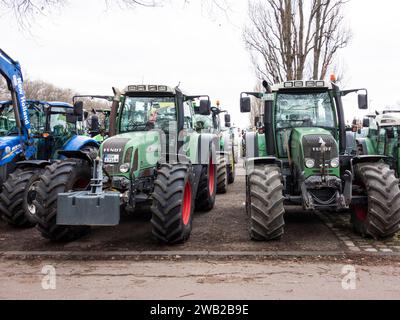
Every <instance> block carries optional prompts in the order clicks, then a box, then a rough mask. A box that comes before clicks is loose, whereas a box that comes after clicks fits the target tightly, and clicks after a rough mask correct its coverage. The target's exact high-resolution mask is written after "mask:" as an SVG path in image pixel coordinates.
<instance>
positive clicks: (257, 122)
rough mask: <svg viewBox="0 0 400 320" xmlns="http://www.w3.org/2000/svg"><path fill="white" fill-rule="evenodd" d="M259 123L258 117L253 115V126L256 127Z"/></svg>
mask: <svg viewBox="0 0 400 320" xmlns="http://www.w3.org/2000/svg"><path fill="white" fill-rule="evenodd" d="M259 124H260V117H255V118H254V126H255V127H256V128H258V126H259Z"/></svg>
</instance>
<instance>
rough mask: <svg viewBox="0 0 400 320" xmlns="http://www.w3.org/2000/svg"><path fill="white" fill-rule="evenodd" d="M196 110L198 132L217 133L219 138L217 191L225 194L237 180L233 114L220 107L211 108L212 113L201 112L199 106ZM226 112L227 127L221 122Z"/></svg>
mask: <svg viewBox="0 0 400 320" xmlns="http://www.w3.org/2000/svg"><path fill="white" fill-rule="evenodd" d="M195 110H196V115H195V118H196V130H197V132H199V133H200V132H206V133H211V134H214V135H216V137H217V139H218V140H219V145H218V147H219V148H218V150H217V156H218V166H217V193H219V194H225V193H226V192H227V190H228V185H229V184H233V183H234V182H235V177H236V159H235V150H234V137H233V135H232V133H231V132H230V130H229V128H230V127H231V116H230V115H229V114H228V113H227V111H223V110H221V109H220V107H219V102H217V107H212V108H211V114H210V115H208V116H207V115H202V114H199V113H200V112H199V108H198V107H197V108H196V107H195ZM222 113H225V117H224V120H225V127H223V126H222V124H221V119H220V114H222Z"/></svg>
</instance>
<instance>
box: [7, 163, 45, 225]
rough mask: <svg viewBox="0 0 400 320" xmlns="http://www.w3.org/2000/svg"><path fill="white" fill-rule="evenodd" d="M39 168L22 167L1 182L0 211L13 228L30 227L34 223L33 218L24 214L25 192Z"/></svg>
mask: <svg viewBox="0 0 400 320" xmlns="http://www.w3.org/2000/svg"><path fill="white" fill-rule="evenodd" d="M38 171H40V169H36V168H23V169H17V170H15V171H14V172H13V173H11V174H10V175H9V177H8V179H7V180H6V182H5V183H4V184H3V190H2V192H1V194H0V212H1V214H2V218H3V220H5V221H6V222H7V223H8V224H9V225H10V226H13V227H15V228H32V227H34V226H35V225H36V222H35V221H34V220H30V219H28V217H27V215H26V203H25V201H24V200H25V196H24V195H25V194H26V190H27V188H28V186H29V185H30V181H31V179H32V178H33V177H35V176H37V175H38Z"/></svg>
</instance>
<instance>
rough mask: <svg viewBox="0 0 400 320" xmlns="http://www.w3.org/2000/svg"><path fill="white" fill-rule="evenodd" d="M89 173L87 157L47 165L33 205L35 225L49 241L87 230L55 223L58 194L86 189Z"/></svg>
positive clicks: (71, 236)
mask: <svg viewBox="0 0 400 320" xmlns="http://www.w3.org/2000/svg"><path fill="white" fill-rule="evenodd" d="M91 177H92V170H91V166H90V164H89V163H88V162H87V161H84V160H77V159H67V160H65V161H57V162H55V163H54V164H52V165H51V166H48V167H47V168H46V170H45V172H44V174H43V175H42V177H41V179H40V182H39V184H38V185H37V195H36V198H35V200H34V201H33V202H34V205H35V206H36V210H37V211H36V218H37V222H38V225H37V228H38V230H39V231H40V232H41V234H42V236H43V237H44V238H46V239H49V240H51V241H58V242H68V241H73V240H76V239H78V238H80V237H82V236H83V235H85V234H86V233H88V232H89V231H90V227H86V226H60V225H57V198H58V194H60V193H66V192H70V191H80V190H86V189H87V188H88V186H89V185H90V180H91Z"/></svg>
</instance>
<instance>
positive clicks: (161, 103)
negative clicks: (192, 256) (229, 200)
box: [0, 51, 238, 244]
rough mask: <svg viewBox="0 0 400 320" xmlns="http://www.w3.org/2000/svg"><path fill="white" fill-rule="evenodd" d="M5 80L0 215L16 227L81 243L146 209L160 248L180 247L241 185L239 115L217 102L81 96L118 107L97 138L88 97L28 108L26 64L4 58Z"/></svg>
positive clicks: (150, 91)
mask: <svg viewBox="0 0 400 320" xmlns="http://www.w3.org/2000/svg"><path fill="white" fill-rule="evenodd" d="M0 72H1V74H2V75H3V76H4V77H5V79H6V81H7V84H8V88H9V89H10V92H11V98H12V99H11V100H10V101H4V102H1V103H0V122H1V136H0V168H1V178H0V188H1V193H0V211H1V212H0V213H1V216H2V218H3V219H4V220H5V221H6V222H7V223H8V224H9V225H11V226H14V227H18V228H29V227H34V226H36V227H37V229H38V230H39V231H40V232H41V234H42V235H43V237H45V238H46V239H50V240H53V241H72V240H75V239H78V238H79V237H81V236H83V235H85V234H86V233H87V232H88V231H89V230H90V227H93V226H115V225H118V224H119V223H120V217H121V214H123V213H135V212H137V211H142V210H141V209H145V210H150V211H151V213H152V219H151V224H152V230H153V235H154V237H155V238H156V239H157V240H158V241H159V242H161V243H166V244H174V243H181V242H184V241H186V240H187V239H188V238H189V236H190V233H191V229H192V220H193V213H194V211H195V210H196V211H203V212H208V211H211V210H212V209H213V207H214V205H215V201H216V194H217V193H226V192H227V190H228V185H229V184H232V183H234V181H235V165H236V162H237V160H238V159H237V157H235V150H234V148H235V146H234V143H233V135H232V131H231V130H230V129H229V128H230V127H231V123H230V121H231V120H230V115H229V114H227V113H226V111H223V110H222V109H221V107H220V106H219V103H217V106H215V107H213V106H212V105H211V101H210V98H209V97H208V96H204V95H188V94H186V93H183V92H182V91H181V90H180V89H179V88H178V87H177V88H171V87H168V86H164V85H130V86H128V87H126V88H125V89H124V90H122V91H120V90H118V89H115V88H114V89H113V91H114V95H113V96H111V97H107V96H81V97H82V98H85V97H89V98H100V99H106V100H108V101H111V102H112V106H111V108H110V110H109V112H108V117H107V119H106V121H107V122H108V123H107V124H106V126H105V127H106V128H108V132H105V133H103V135H102V136H101V137H95V138H94V139H93V138H91V137H90V136H89V135H88V133H87V130H85V121H84V120H85V119H84V103H83V101H81V100H79V98H80V97H75V98H74V101H73V105H70V104H68V103H60V102H57V103H54V102H46V101H32V100H28V98H27V97H26V96H25V93H24V89H23V78H22V72H21V67H20V65H19V63H18V62H16V61H14V60H13V59H12V58H11V57H9V56H8V55H7V54H6V53H5V52H3V51H0ZM223 113H225V117H224V120H225V121H224V122H225V126H223V125H222V119H220V115H221V114H223ZM149 205H150V208H149Z"/></svg>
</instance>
